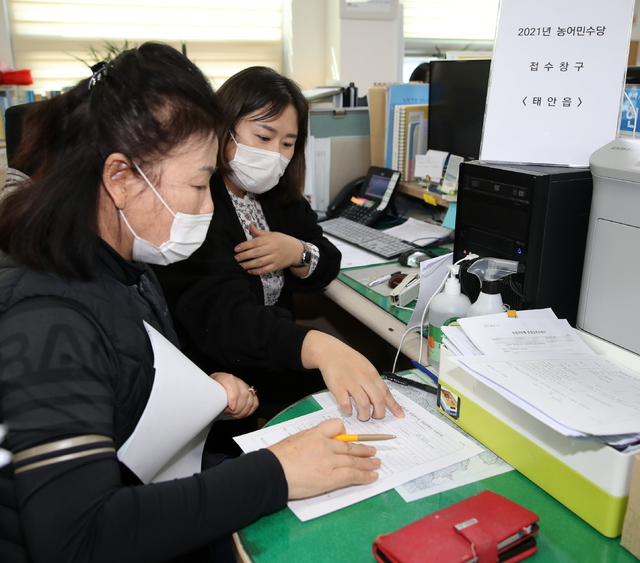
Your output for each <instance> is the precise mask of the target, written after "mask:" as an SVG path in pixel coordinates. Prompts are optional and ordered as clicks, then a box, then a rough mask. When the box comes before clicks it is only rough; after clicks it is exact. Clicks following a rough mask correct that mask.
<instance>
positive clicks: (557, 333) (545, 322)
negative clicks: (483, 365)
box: [458, 309, 594, 356]
mask: <svg viewBox="0 0 640 563" xmlns="http://www.w3.org/2000/svg"><path fill="white" fill-rule="evenodd" d="M517 314H518V316H517V317H515V318H512V317H508V316H507V314H506V313H496V314H494V315H482V316H478V317H465V318H462V319H458V324H459V325H460V326H461V327H462V328H463V330H464V331H465V333H466V334H467V336H468V337H469V338H470V339H471V340H472V342H473V343H474V344H475V345H476V346H477V347H478V348H479V349H480V350H482V352H483V353H484V354H485V355H487V356H513V355H522V354H544V355H548V354H555V355H562V356H575V355H593V354H594V352H593V350H591V348H589V346H587V345H586V344H585V342H584V340H582V338H580V337H579V336H578V333H577V332H576V331H575V329H574V328H572V327H571V325H570V324H569V323H568V322H567V321H566V319H558V318H557V317H556V316H555V314H554V312H553V311H552V310H551V309H538V310H535V309H534V310H529V311H518V313H517Z"/></svg>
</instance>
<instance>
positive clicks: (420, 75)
mask: <svg viewBox="0 0 640 563" xmlns="http://www.w3.org/2000/svg"><path fill="white" fill-rule="evenodd" d="M430 78H431V64H430V63H420V64H419V65H418V66H417V67H416V68H414V69H413V72H412V73H411V76H410V77H409V82H429V80H430Z"/></svg>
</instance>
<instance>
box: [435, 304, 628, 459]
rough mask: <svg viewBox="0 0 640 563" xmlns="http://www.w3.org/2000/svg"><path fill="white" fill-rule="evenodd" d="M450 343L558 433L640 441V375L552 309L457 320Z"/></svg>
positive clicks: (481, 375) (470, 367)
mask: <svg viewBox="0 0 640 563" xmlns="http://www.w3.org/2000/svg"><path fill="white" fill-rule="evenodd" d="M458 323H459V325H460V326H458V327H455V326H452V327H443V332H444V334H445V336H446V341H445V344H446V346H447V348H448V349H449V350H451V351H452V353H453V354H455V356H456V357H453V358H452V359H453V361H454V362H455V363H457V364H458V365H461V366H463V367H464V368H465V369H466V370H467V371H469V372H471V373H472V374H473V375H474V376H475V377H477V378H478V379H479V380H480V381H482V382H483V383H484V384H486V385H487V386H489V387H491V388H492V389H494V390H495V391H497V392H498V393H500V394H501V395H502V396H504V397H505V398H507V399H509V400H510V401H512V402H513V403H514V404H516V405H518V406H519V407H520V408H522V409H524V410H525V411H527V412H528V413H529V414H531V415H532V416H534V417H536V418H537V419H538V420H540V421H542V422H544V423H545V424H547V425H548V426H550V427H551V428H553V429H554V430H556V431H557V432H560V433H561V434H563V435H565V436H571V437H575V438H590V439H594V438H595V439H598V440H601V441H604V442H606V443H608V444H610V445H611V446H614V447H616V448H618V449H625V448H627V447H632V446H635V447H639V446H640V374H638V373H636V372H634V371H632V370H630V369H627V368H626V367H624V366H622V365H621V364H620V363H618V362H617V361H615V360H613V359H612V358H609V357H607V356H600V355H597V354H595V353H594V352H593V351H592V350H591V349H590V348H589V347H588V346H587V345H586V344H585V342H584V341H583V340H582V339H581V338H580V336H579V335H578V333H577V332H576V331H575V330H574V329H573V328H572V327H571V326H570V325H569V323H568V322H567V321H566V320H559V319H558V318H557V317H556V316H555V314H554V313H553V311H551V309H543V310H532V311H518V312H517V317H514V318H512V317H509V316H507V314H506V313H499V314H496V315H485V316H480V317H470V318H463V319H459V320H458Z"/></svg>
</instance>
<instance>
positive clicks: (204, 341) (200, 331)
mask: <svg viewBox="0 0 640 563" xmlns="http://www.w3.org/2000/svg"><path fill="white" fill-rule="evenodd" d="M217 94H218V97H219V99H220V101H221V104H222V106H223V127H222V128H221V131H222V133H221V135H220V148H219V154H218V171H217V172H216V174H214V175H213V177H212V179H211V193H212V196H213V201H214V203H215V207H216V212H215V214H214V217H213V220H212V223H211V227H210V228H209V233H208V234H207V239H206V241H205V243H204V244H203V246H202V247H201V248H200V249H199V250H198V251H197V252H195V253H194V255H193V256H192V257H191V258H190V259H189V260H186V261H185V262H181V263H179V264H175V265H173V266H169V267H166V268H164V267H161V268H156V269H155V270H156V274H157V275H158V278H159V280H160V283H161V285H162V288H163V291H164V293H165V296H166V298H167V301H168V302H169V307H170V311H171V314H172V316H173V318H174V322H175V324H176V329H177V332H178V334H179V336H180V338H181V340H182V341H183V343H184V345H185V352H186V353H187V355H189V356H190V357H191V358H192V359H193V360H194V361H195V362H196V363H198V364H199V365H200V367H202V368H203V369H204V370H205V371H209V370H212V369H213V370H223V371H226V370H232V371H233V373H234V374H236V375H238V376H240V377H241V378H242V379H244V380H245V381H247V382H249V383H251V384H252V385H255V387H257V388H258V390H259V393H260V399H261V405H262V407H261V409H260V414H261V416H266V417H269V416H270V415H272V414H274V411H275V412H277V411H278V410H280V409H281V408H283V407H284V406H286V405H288V404H290V403H291V402H292V401H295V400H297V399H299V398H300V397H302V396H305V395H306V394H308V393H310V392H313V391H316V390H318V389H320V388H324V387H328V388H329V390H331V391H332V392H333V394H334V395H335V396H336V398H337V399H338V401H339V402H340V404H341V406H342V409H343V411H345V412H351V398H353V399H354V400H355V402H356V404H357V407H358V416H359V418H361V419H363V420H365V419H368V418H369V416H370V415H371V414H373V416H374V417H376V418H381V417H383V416H384V415H385V408H386V407H388V408H389V409H391V411H392V412H393V413H394V414H396V415H397V416H402V410H401V409H400V407H399V406H398V405H397V403H396V402H395V400H394V399H393V397H392V396H391V394H390V393H389V390H388V388H387V386H386V385H385V383H384V381H383V380H382V379H381V378H380V376H379V375H378V372H377V370H376V369H375V368H374V366H373V365H372V364H371V363H370V362H369V361H368V360H367V359H366V358H365V357H364V356H362V355H361V354H359V353H358V352H357V351H355V350H353V349H352V348H350V347H349V346H347V345H346V344H344V343H343V342H341V341H340V340H338V339H336V338H334V337H332V336H329V335H328V334H325V333H322V332H320V331H317V330H312V329H311V328H310V327H307V326H302V325H299V324H297V323H295V319H294V315H293V293H294V292H313V291H319V290H321V289H322V288H324V287H325V286H326V285H328V284H329V283H330V282H331V281H332V280H333V279H334V278H335V276H336V275H337V274H338V271H339V267H340V253H339V251H338V250H337V249H336V247H335V246H334V245H333V244H332V243H331V242H329V241H328V240H327V239H326V238H325V237H324V236H323V232H322V229H321V227H320V225H319V224H318V222H317V215H316V214H315V212H313V210H312V209H311V207H310V205H309V204H308V202H307V201H306V199H305V198H304V197H303V196H302V190H303V187H304V178H305V154H304V153H305V151H304V148H305V144H306V141H307V136H308V117H309V116H308V103H307V101H306V99H305V98H304V96H303V94H302V92H301V91H300V89H299V87H298V86H297V85H296V84H295V83H294V82H292V81H291V80H289V79H288V78H285V77H284V76H282V75H280V74H278V73H277V72H275V71H274V70H272V69H269V68H266V67H251V68H248V69H245V70H243V71H241V72H239V73H238V74H236V75H234V76H233V77H231V78H230V79H229V80H228V81H227V82H225V83H224V84H223V85H222V86H221V87H220V88H219V90H218V92H217ZM265 406H272V408H271V411H270V412H269V411H266V410H265V409H264V407H265ZM372 406H373V411H372ZM233 426H237V425H235V424H234V425H233ZM232 432H233V431H232Z"/></svg>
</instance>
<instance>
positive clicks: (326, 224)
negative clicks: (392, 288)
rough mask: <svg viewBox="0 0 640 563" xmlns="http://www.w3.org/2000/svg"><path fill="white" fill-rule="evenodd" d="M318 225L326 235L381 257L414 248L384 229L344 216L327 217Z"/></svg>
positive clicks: (389, 256)
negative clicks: (380, 229)
mask: <svg viewBox="0 0 640 563" xmlns="http://www.w3.org/2000/svg"><path fill="white" fill-rule="evenodd" d="M320 226H321V227H322V229H323V230H324V232H325V233H326V234H328V235H331V236H334V237H336V238H339V239H342V240H344V241H346V242H348V243H350V244H353V245H354V246H358V247H360V248H363V249H365V250H368V251H369V252H373V253H374V254H377V255H378V256H382V257H383V258H389V259H391V258H396V257H397V256H399V255H400V254H402V253H403V252H406V251H407V250H415V249H416V246H414V245H413V244H410V243H408V242H405V241H403V240H400V239H399V238H397V237H394V236H393V235H388V234H386V233H385V232H384V231H379V230H377V229H374V228H373V227H368V226H367V225H363V224H362V223H356V222H355V221H351V220H350V219H345V218H344V217H336V218H335V219H327V220H326V221H322V222H321V223H320Z"/></svg>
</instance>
